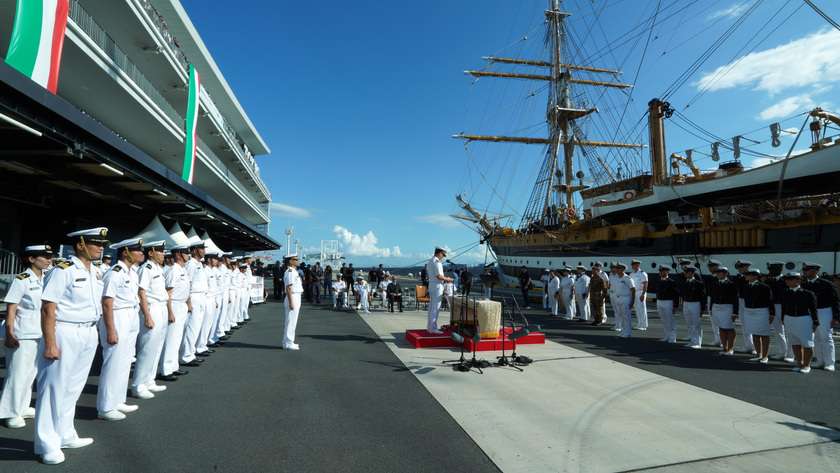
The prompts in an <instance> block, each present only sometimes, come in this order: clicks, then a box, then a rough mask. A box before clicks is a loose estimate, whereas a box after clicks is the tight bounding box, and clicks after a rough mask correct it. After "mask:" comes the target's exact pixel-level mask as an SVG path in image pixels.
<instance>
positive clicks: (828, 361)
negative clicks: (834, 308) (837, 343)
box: [814, 307, 836, 366]
mask: <svg viewBox="0 0 840 473" xmlns="http://www.w3.org/2000/svg"><path fill="white" fill-rule="evenodd" d="M831 316H832V315H831V307H826V308H824V309H817V317H818V318H819V319H820V325H819V326H818V327H817V331H816V332H814V358H816V359H817V362H818V363H820V364H824V365H826V366H834V360H835V358H836V357H835V353H834V339H832V338H831Z"/></svg>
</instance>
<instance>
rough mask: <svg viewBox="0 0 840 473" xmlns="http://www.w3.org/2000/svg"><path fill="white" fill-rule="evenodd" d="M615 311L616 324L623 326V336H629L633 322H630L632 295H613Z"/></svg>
mask: <svg viewBox="0 0 840 473" xmlns="http://www.w3.org/2000/svg"><path fill="white" fill-rule="evenodd" d="M612 306H613V312H615V320H616V325H619V326H620V327H621V336H622V337H629V336H630V334H631V332H632V328H633V324H631V323H630V295H626V296H617V295H615V294H613V296H612Z"/></svg>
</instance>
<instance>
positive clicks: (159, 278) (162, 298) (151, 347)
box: [131, 240, 175, 399]
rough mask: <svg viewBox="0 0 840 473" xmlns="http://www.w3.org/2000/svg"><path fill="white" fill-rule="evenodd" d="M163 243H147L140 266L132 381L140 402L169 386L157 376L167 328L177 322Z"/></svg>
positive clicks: (132, 392) (132, 386)
mask: <svg viewBox="0 0 840 473" xmlns="http://www.w3.org/2000/svg"><path fill="white" fill-rule="evenodd" d="M164 245H166V242H165V241H163V240H158V241H152V242H148V243H143V252H144V253H145V255H146V261H145V262H143V264H141V265H140V269H139V270H138V271H137V275H138V276H139V277H140V282H139V286H140V289H138V291H137V295H138V296H139V299H140V311H139V314H138V318H139V320H140V324H141V325H140V334H139V335H138V336H137V362H136V363H135V365H134V376H133V377H132V379H131V394H132V395H133V396H134V397H136V398H138V399H151V398H153V397H155V396H154V394H152V393H156V392H159V391H163V390H165V389H166V386H158V385H157V384H155V374H156V373H157V370H158V363H160V356H161V352H162V351H163V342H164V340H166V332H167V326H168V325H169V324H170V323H172V322H174V321H175V315H174V314H173V313H172V312H171V311H170V310H169V291H168V290H167V289H166V279H165V278H164V276H163V268H162V267H161V264H162V263H163V251H164Z"/></svg>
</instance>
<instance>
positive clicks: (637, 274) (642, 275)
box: [630, 269, 648, 297]
mask: <svg viewBox="0 0 840 473" xmlns="http://www.w3.org/2000/svg"><path fill="white" fill-rule="evenodd" d="M630 277H631V278H632V279H633V284H635V285H636V289H638V290H639V291H641V290H642V287H643V286H642V283H643V282H648V275H647V273H646V272H644V271H642V270H641V269H639V270H638V271H633V272H632V273H630ZM639 297H641V295H640V296H639Z"/></svg>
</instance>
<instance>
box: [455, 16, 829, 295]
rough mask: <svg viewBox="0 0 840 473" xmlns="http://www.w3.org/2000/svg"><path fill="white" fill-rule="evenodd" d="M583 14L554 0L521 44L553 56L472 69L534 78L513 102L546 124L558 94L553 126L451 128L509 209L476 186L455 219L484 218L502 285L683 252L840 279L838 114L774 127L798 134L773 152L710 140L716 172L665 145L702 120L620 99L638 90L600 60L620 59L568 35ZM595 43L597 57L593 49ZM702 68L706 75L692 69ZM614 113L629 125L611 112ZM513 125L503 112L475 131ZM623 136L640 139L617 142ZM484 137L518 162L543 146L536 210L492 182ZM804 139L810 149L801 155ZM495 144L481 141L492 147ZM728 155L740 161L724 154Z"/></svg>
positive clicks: (493, 60)
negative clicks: (808, 265)
mask: <svg viewBox="0 0 840 473" xmlns="http://www.w3.org/2000/svg"><path fill="white" fill-rule="evenodd" d="M567 3H568V2H567ZM758 3H761V2H758ZM587 13H592V12H587ZM596 13H598V14H600V12H596ZM747 13H749V12H747ZM572 16H573V14H572V13H569V12H566V11H564V10H563V2H560V1H559V0H550V1H549V2H548V7H547V9H546V10H545V21H544V23H543V24H542V26H543V27H544V30H545V31H544V36H543V38H542V42H541V43H540V44H539V45H538V46H537V47H532V48H530V49H529V48H527V47H519V48H514V49H517V50H518V51H519V52H536V53H538V54H543V56H542V57H528V58H522V57H515V58H514V57H503V56H501V55H494V56H489V57H485V58H484V59H485V60H486V61H487V66H486V67H485V68H483V69H481V70H471V71H465V73H466V74H469V75H470V76H472V77H474V78H476V79H474V80H475V82H474V84H477V83H481V80H479V79H478V78H492V79H493V80H502V81H517V82H519V83H528V84H530V83H533V84H535V85H533V86H532V87H530V88H529V87H528V86H524V87H522V88H521V90H522V91H524V94H523V97H522V98H521V99H520V101H519V102H515V103H516V104H521V103H531V105H529V106H530V107H531V108H532V109H535V110H537V113H535V115H537V116H539V117H540V118H542V117H543V115H542V114H541V112H539V109H538V108H537V107H539V105H534V104H533V102H534V101H535V100H536V99H535V98H536V97H540V96H547V104H546V106H545V114H544V120H545V124H546V125H547V126H545V128H544V129H545V130H546V132H544V133H541V130H542V129H543V126H542V124H538V125H533V123H526V122H523V121H521V120H520V121H515V120H507V121H506V122H507V123H509V124H513V125H512V126H511V128H513V133H508V132H506V131H503V130H502V131H496V130H492V131H490V132H489V133H487V134H480V133H477V132H472V131H469V132H467V131H465V132H462V133H459V134H457V135H453V137H454V138H457V139H460V140H463V142H464V143H465V148H466V152H467V155H468V166H469V167H470V168H471V169H470V172H471V173H473V174H476V173H477V174H480V177H479V176H473V177H472V178H473V179H474V180H476V181H480V182H483V183H484V184H485V185H487V186H489V187H490V188H491V189H490V192H489V193H485V195H487V196H489V197H487V198H486V200H494V201H495V203H496V205H497V209H496V211H490V210H489V209H490V206H489V205H488V204H487V202H479V201H478V200H477V199H476V198H475V197H474V196H471V197H467V196H466V192H464V193H463V194H462V195H457V196H456V200H457V203H458V206H459V208H460V209H461V211H460V213H458V214H456V215H453V217H456V218H459V219H462V220H466V221H469V222H470V224H473V225H474V226H475V228H476V229H477V231H478V233H479V235H480V238H481V241H482V242H483V243H486V244H487V246H488V250H489V251H490V252H491V253H492V256H493V257H494V258H495V260H496V262H497V264H498V267H499V269H500V276H501V277H502V279H503V281H504V282H505V283H508V284H517V275H518V274H519V271H520V268H521V267H522V266H525V267H526V268H527V269H528V270H529V272H530V273H531V274H532V275H537V274H541V273H542V271H543V269H544V268H558V267H565V266H571V267H576V266H584V267H586V268H591V267H592V265H593V264H595V263H596V262H600V263H601V264H604V265H608V264H609V263H610V262H613V261H623V262H625V263H627V264H629V263H630V260H631V259H637V260H640V261H641V262H642V269H643V270H645V271H646V272H648V273H651V274H652V277H653V280H654V281H655V280H656V273H657V271H656V268H657V267H658V266H659V265H661V264H665V265H671V266H674V267H676V265H677V264H678V262H679V261H680V260H681V259H687V260H691V262H692V263H693V264H694V265H695V266H697V267H699V268H700V269H701V271H702V270H705V269H706V263H707V261H708V260H710V259H716V260H719V261H721V263H722V264H723V266H727V267H729V268H730V270H731V271H733V272H734V270H735V269H734V265H735V262H736V261H738V260H749V261H751V262H752V263H753V265H754V266H753V267H758V268H760V269H763V268H764V265H765V262H767V261H782V262H784V264H785V270H786V271H787V270H798V269H799V268H800V267H801V265H802V263H803V262H805V261H808V262H816V263H819V264H821V265H822V266H823V268H822V271H823V274H824V275H825V276H830V277H834V278H835V280H836V277H837V275H838V273H839V272H840V271H839V270H838V264H840V255H838V250H840V146H838V144H840V139H838V136H837V133H838V132H837V124H838V123H840V119H838V118H837V117H836V116H835V115H833V114H831V113H829V112H826V111H823V110H821V109H819V108H815V109H811V110H805V111H802V113H801V114H800V115H797V120H796V121H797V122H798V123H796V128H797V129H798V133H795V132H794V131H793V130H789V129H788V130H783V129H782V127H781V126H779V124H774V125H772V126H771V127H770V130H767V131H769V132H768V135H770V134H771V133H772V138H768V141H769V139H772V141H773V146H778V145H779V144H780V142H781V138H780V137H784V138H786V140H787V141H788V142H790V141H793V145H791V146H790V150H789V151H787V150H785V151H786V152H785V151H782V150H780V151H781V152H780V154H778V155H775V156H770V155H766V154H759V153H756V152H753V151H751V149H750V147H748V146H744V147H740V146H739V143H738V142H739V141H740V140H739V139H738V138H741V137H736V138H734V139H733V140H732V142H729V141H724V140H722V139H719V138H718V139H717V140H712V141H713V142H712V143H711V148H710V149H708V150H706V153H709V154H708V156H707V157H708V158H711V159H706V160H705V161H706V162H707V163H708V162H709V161H710V162H711V163H713V164H714V166H715V167H716V168H713V169H701V167H702V165H701V164H699V163H697V162H696V158H698V157H702V156H697V155H695V156H694V157H693V156H692V150H687V151H685V152H683V151H680V152H675V153H670V154H669V153H668V151H667V150H666V140H665V137H666V133H665V131H666V128H668V127H669V121H670V120H671V119H672V117H674V115H675V114H676V115H679V116H680V117H681V118H682V119H683V120H684V121H688V120H690V119H687V118H686V117H685V116H684V115H681V114H680V113H679V112H677V111H675V110H674V108H673V107H672V106H671V105H670V104H669V103H668V101H667V100H663V99H660V98H654V99H652V100H649V101H647V102H648V105H647V109H646V114H645V115H644V116H643V117H632V119H630V120H628V117H627V114H628V113H630V110H629V109H628V108H626V107H625V108H622V107H621V106H620V105H618V104H617V101H616V99H615V98H614V97H615V96H619V97H622V96H623V97H625V98H626V97H628V96H632V88H633V84H629V83H626V82H623V81H622V80H621V79H622V78H623V77H624V76H622V74H621V71H619V70H617V69H610V68H608V67H601V66H600V64H599V63H600V62H602V61H599V60H596V59H599V58H603V57H605V56H609V54H606V53H605V51H606V49H602V50H598V51H596V52H595V54H594V56H597V58H593V57H592V55H587V51H583V52H581V51H577V50H575V49H574V48H575V46H580V45H579V44H575V42H574V40H575V39H579V38H580V37H581V34H580V33H581V31H580V30H577V31H575V30H571V31H570V24H569V22H570V21H571V17H572ZM589 16H590V17H592V16H596V17H597V15H589ZM663 16H664V14H663ZM654 18H655V17H654ZM595 21H597V20H595ZM651 25H653V23H651ZM587 26H588V27H589V28H591V30H590V31H589V32H588V33H587V34H590V33H592V31H593V30H596V28H595V26H594V24H593V23H591V22H590V23H587ZM651 27H653V26H651ZM529 37H530V35H528V36H525V37H523V39H522V40H520V42H524V41H525V39H528V38H529ZM643 38H644V36H642V39H643ZM640 47H641V46H640ZM534 50H536V51H534ZM588 51H589V52H590V54H591V51H592V48H588ZM575 61H579V62H575ZM692 71H696V69H694V70H688V71H686V72H685V73H683V74H684V75H685V74H690V73H691V72H692ZM615 92H618V93H617V94H616V93H615ZM610 94H613V95H610ZM471 100H475V99H474V98H472V97H471ZM599 100H602V101H603V102H601V103H599V102H598V101H599ZM510 107H513V106H510ZM616 110H617V111H618V112H619V118H618V119H614V118H613V119H607V118H604V116H603V115H605V114H608V113H610V111H616ZM675 118H676V117H675ZM526 120H527V119H526ZM502 121H505V120H500V119H497V118H496V116H494V115H491V117H490V118H489V119H487V120H485V121H482V123H480V124H479V125H480V126H479V127H476V128H480V127H483V126H485V125H487V124H488V123H489V124H495V123H498V122H502ZM627 123H629V125H627ZM800 125H801V127H800ZM645 128H646V130H645ZM535 130H537V131H535ZM517 131H518V132H520V133H519V134H517V133H516V132H517ZM783 134H787V136H783ZM622 136H624V137H634V138H635V140H629V139H628V140H620V139H616V138H617V137H622ZM743 140H744V141H743V142H744V143H745V144H749V142H748V141H747V139H746V138H743ZM634 141H635V142H634ZM483 142H490V143H491V144H492V146H508V147H510V148H508V149H513V150H514V151H513V152H512V153H511V154H512V155H513V156H514V158H512V159H520V160H524V159H525V158H523V157H522V153H524V152H522V151H520V148H524V147H533V146H542V148H543V152H542V154H541V156H542V161H541V163H540V164H538V166H536V167H535V168H534V171H533V173H532V175H533V176H535V179H534V186H533V188H532V189H531V190H530V195H529V196H528V198H527V200H526V204H525V205H524V208H522V207H518V206H517V205H516V204H514V203H511V202H510V200H512V199H511V198H510V193H511V189H508V192H507V193H505V190H504V189H503V187H504V184H505V181H504V179H498V178H496V179H495V180H494V179H493V177H491V176H489V173H487V172H485V171H484V170H483V168H482V166H492V165H493V164H494V163H495V162H497V161H493V159H499V158H498V156H496V155H494V154H493V153H494V152H495V151H490V152H488V154H489V155H490V156H491V159H489V160H486V161H485V160H482V158H477V157H476V156H475V155H474V154H475V153H477V151H476V150H475V149H474V148H475V147H476V146H477V143H483ZM797 143H798V145H799V147H800V151H799V152H798V153H795V152H793V151H794V147H795V146H796V145H797ZM491 144H487V145H481V146H485V148H483V149H485V150H486V149H487V148H486V147H487V146H491ZM801 148H807V149H805V150H804V151H803V150H802V149H801ZM729 153H732V155H733V157H734V159H731V160H728V161H724V160H722V159H721V154H729ZM742 153H743V154H745V155H747V154H748V153H752V154H749V155H750V156H757V157H766V158H768V159H766V160H765V162H764V163H762V165H760V166H753V167H752V168H748V167H746V166H745V165H744V164H743V163H742V161H741V160H740V159H738V158H739V155H740V154H742ZM697 154H698V155H701V154H703V153H701V152H699V151H698V152H697ZM494 156H495V157H494ZM520 162H521V161H520ZM500 167H501V165H500ZM503 172H504V171H503ZM508 186H509V187H510V185H509V184H508ZM513 190H516V189H513ZM526 192H527V190H526ZM523 197H524V194H523ZM520 200H525V199H524V198H523V199H520ZM535 279H536V278H535Z"/></svg>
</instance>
